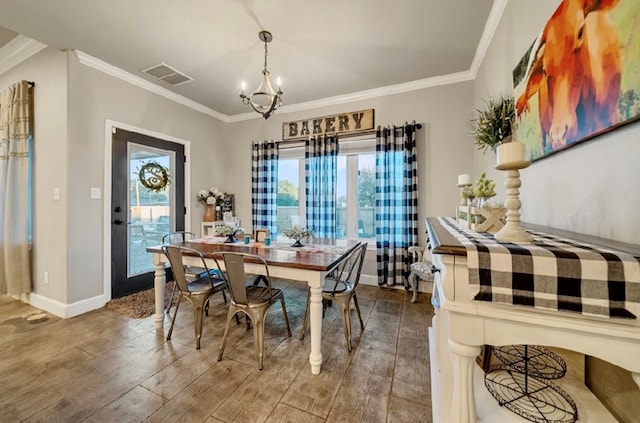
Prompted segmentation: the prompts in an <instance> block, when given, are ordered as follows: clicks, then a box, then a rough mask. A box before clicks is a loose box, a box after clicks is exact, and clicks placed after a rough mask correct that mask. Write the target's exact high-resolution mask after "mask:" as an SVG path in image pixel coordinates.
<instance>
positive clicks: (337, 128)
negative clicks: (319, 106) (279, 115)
mask: <svg viewBox="0 0 640 423" xmlns="http://www.w3.org/2000/svg"><path fill="white" fill-rule="evenodd" d="M373 125H374V109H368V110H359V111H357V112H349V113H338V114H336V115H329V116H322V117H317V118H312V119H303V120H297V121H295V122H284V123H283V124H282V139H283V140H294V139H300V138H307V137H308V136H312V137H313V136H316V135H325V134H326V135H329V134H336V135H340V134H352V133H357V132H362V131H369V130H371V129H373Z"/></svg>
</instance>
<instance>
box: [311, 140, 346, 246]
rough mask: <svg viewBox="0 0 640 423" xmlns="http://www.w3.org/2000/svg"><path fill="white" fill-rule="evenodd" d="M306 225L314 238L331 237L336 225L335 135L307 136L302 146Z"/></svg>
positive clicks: (336, 150)
mask: <svg viewBox="0 0 640 423" xmlns="http://www.w3.org/2000/svg"><path fill="white" fill-rule="evenodd" d="M304 150H305V151H304V162H305V163H304V175H305V176H304V178H305V185H306V188H305V195H306V210H307V211H306V220H307V228H308V229H311V230H313V232H314V236H315V237H317V238H328V239H334V238H335V237H336V227H337V209H336V185H337V175H338V150H339V148H338V137H337V136H332V135H325V136H318V137H313V138H309V139H307V140H306V141H305V149H304Z"/></svg>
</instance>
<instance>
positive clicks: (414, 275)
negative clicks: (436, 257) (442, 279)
mask: <svg viewBox="0 0 640 423" xmlns="http://www.w3.org/2000/svg"><path fill="white" fill-rule="evenodd" d="M427 250H428V248H424V247H418V246H415V245H414V246H411V247H409V249H408V253H409V254H411V255H412V257H413V263H411V265H410V267H409V268H410V269H411V273H410V274H409V278H408V282H409V286H410V287H411V290H412V291H413V296H412V297H411V302H412V303H415V302H416V300H417V299H418V280H423V281H425V282H428V283H431V284H433V273H432V270H431V269H432V267H433V265H432V264H431V262H430V261H429V260H428V259H427V256H426V254H425V253H427Z"/></svg>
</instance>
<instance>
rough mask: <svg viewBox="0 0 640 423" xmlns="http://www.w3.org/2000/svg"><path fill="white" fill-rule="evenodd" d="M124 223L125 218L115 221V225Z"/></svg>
mask: <svg viewBox="0 0 640 423" xmlns="http://www.w3.org/2000/svg"><path fill="white" fill-rule="evenodd" d="M123 223H124V220H120V219H116V220H114V221H113V224H114V225H122V224H123Z"/></svg>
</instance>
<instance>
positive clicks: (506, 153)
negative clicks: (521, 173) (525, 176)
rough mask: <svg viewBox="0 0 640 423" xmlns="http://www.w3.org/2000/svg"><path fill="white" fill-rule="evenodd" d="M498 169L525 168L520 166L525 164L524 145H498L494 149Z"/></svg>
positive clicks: (517, 143) (510, 143) (514, 143)
mask: <svg viewBox="0 0 640 423" xmlns="http://www.w3.org/2000/svg"><path fill="white" fill-rule="evenodd" d="M496 156H497V163H498V168H500V167H503V168H515V169H518V168H520V169H522V168H523V167H526V166H520V167H517V166H518V165H523V164H525V163H527V161H526V160H525V159H524V144H523V143H521V142H517V141H512V142H507V143H503V144H500V145H499V146H498V148H497V149H496Z"/></svg>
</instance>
